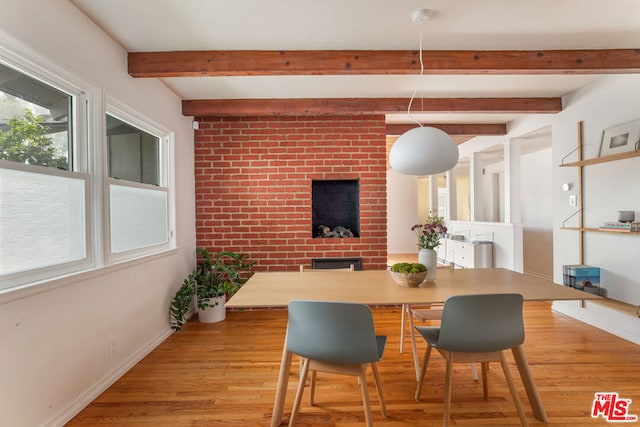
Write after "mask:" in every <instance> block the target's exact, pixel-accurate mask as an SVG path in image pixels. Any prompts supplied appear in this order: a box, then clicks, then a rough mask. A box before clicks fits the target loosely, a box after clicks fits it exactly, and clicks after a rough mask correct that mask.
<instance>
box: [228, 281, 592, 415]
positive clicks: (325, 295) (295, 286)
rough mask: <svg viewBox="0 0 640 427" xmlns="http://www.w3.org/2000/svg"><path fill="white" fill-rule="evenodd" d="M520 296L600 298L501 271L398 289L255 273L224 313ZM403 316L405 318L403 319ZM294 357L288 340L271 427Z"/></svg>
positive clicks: (522, 360)
mask: <svg viewBox="0 0 640 427" xmlns="http://www.w3.org/2000/svg"><path fill="white" fill-rule="evenodd" d="M496 293H518V294H521V295H522V297H523V299H524V300H525V301H558V300H592V299H600V298H602V297H600V296H597V295H595V294H591V293H588V292H583V291H580V290H578V289H574V288H571V287H568V286H563V285H559V284H555V283H553V282H551V281H549V280H545V279H542V278H540V277H536V276H532V275H527V274H523V273H519V272H516V271H512V270H508V269H504V268H483V269H439V270H438V274H437V277H436V279H435V280H434V281H433V282H423V283H422V284H421V285H420V286H417V287H408V286H400V285H398V284H397V283H396V282H395V281H394V280H393V278H392V277H391V275H390V274H389V271H387V270H362V271H335V270H331V271H329V270H327V271H323V270H313V271H312V272H299V271H295V272H293V271H288V272H256V273H255V274H254V275H253V276H252V277H251V278H250V279H249V280H248V281H247V282H246V283H245V284H244V285H243V286H242V287H241V288H240V289H239V290H238V292H236V293H235V294H234V295H233V296H232V297H231V298H230V299H229V300H228V301H227V303H226V304H225V306H226V307H227V308H236V309H242V308H247V309H249V308H254V309H255V308H286V307H287V306H288V304H289V302H290V301H292V300H315V301H342V302H355V303H362V304H367V305H370V306H396V305H397V306H401V305H406V304H409V305H419V304H439V303H444V302H445V301H446V300H447V298H449V297H452V296H455V295H469V294H496ZM403 315H404V314H403ZM512 353H513V356H514V360H515V362H516V365H517V368H518V371H519V374H520V377H521V379H522V383H523V385H524V388H525V391H526V393H527V397H528V400H529V404H530V405H531V408H532V410H533V414H534V416H535V417H536V418H537V419H538V420H540V421H543V422H547V420H548V419H547V414H546V412H545V409H544V406H543V404H542V400H541V398H540V395H539V393H538V391H537V388H536V385H535V381H534V379H533V376H532V374H531V371H530V369H529V363H528V361H527V358H526V355H525V353H524V350H523V349H522V346H521V345H520V346H517V347H514V348H513V349H512ZM291 359H292V353H290V352H289V351H288V350H287V343H286V337H285V342H284V348H283V351H282V360H281V364H280V372H279V374H278V384H277V388H276V396H275V401H274V405H273V412H272V418H271V426H278V425H280V423H281V422H282V416H283V412H284V402H285V397H286V392H287V385H288V381H289V374H290V371H291Z"/></svg>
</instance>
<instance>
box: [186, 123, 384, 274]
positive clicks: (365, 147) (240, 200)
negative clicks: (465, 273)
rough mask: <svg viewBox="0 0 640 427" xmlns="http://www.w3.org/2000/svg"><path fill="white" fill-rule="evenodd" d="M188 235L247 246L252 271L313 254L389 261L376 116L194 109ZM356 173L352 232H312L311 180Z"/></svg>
mask: <svg viewBox="0 0 640 427" xmlns="http://www.w3.org/2000/svg"><path fill="white" fill-rule="evenodd" d="M196 120H197V121H198V122H199V125H200V126H199V129H198V130H196V131H195V174H196V176H195V180H196V239H197V245H198V246H202V247H206V248H208V249H210V250H213V251H218V250H231V251H236V252H242V253H246V254H248V255H249V256H250V257H251V259H253V260H255V261H256V267H255V270H256V271H267V270H271V271H278V270H280V271H282V270H297V269H298V266H299V265H300V264H305V265H310V262H311V258H342V257H361V258H362V267H363V269H383V268H386V265H387V233H386V230H387V198H386V136H385V133H386V132H385V123H384V116H381V115H375V116H354V117H352V116H262V117H233V118H228V117H222V118H221V117H198V118H196ZM314 179H330V180H336V179H359V180H360V237H359V238H347V239H318V238H315V239H314V238H313V237H312V235H311V234H312V233H311V228H312V226H311V181H312V180H314Z"/></svg>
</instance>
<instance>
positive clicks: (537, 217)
mask: <svg viewBox="0 0 640 427" xmlns="http://www.w3.org/2000/svg"><path fill="white" fill-rule="evenodd" d="M521 166H522V171H521V172H522V175H521V177H522V192H521V196H522V242H523V254H524V259H523V271H524V272H525V273H527V274H532V275H535V276H539V277H543V278H547V279H549V280H552V279H553V205H552V203H551V200H552V198H551V197H549V195H550V194H552V193H553V182H552V171H553V169H554V167H553V161H552V153H551V149H550V148H548V149H545V150H541V151H536V152H534V153H531V154H527V155H525V156H522V162H521Z"/></svg>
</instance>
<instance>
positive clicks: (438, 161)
mask: <svg viewBox="0 0 640 427" xmlns="http://www.w3.org/2000/svg"><path fill="white" fill-rule="evenodd" d="M430 16H431V10H430V9H417V10H416V11H415V12H413V15H412V18H413V21H414V22H420V75H419V76H418V82H417V84H416V88H415V90H414V91H413V94H412V95H411V99H410V100H409V106H408V108H407V114H408V115H409V117H411V119H412V120H414V121H415V122H416V123H417V124H418V126H419V127H417V128H413V129H410V130H408V131H407V132H405V133H403V134H402V135H400V137H398V139H397V140H396V142H395V143H394V144H393V146H392V147H391V150H390V151H389V164H390V165H391V169H393V170H394V171H396V172H399V173H402V174H405V175H419V176H426V175H435V174H439V173H442V172H446V171H448V170H450V169H453V167H454V166H455V165H456V164H457V163H458V156H459V152H458V145H457V144H456V142H455V141H454V140H453V139H452V138H451V137H450V136H449V135H447V133H446V132H444V131H442V130H440V129H437V128H434V127H428V126H423V125H422V123H420V122H419V121H417V120H415V119H414V118H413V116H412V115H411V104H412V103H413V99H414V98H415V96H416V93H417V91H418V85H419V83H420V80H421V79H422V76H423V75H424V63H423V61H422V35H423V33H424V22H425V21H426V20H427V19H429V17H430Z"/></svg>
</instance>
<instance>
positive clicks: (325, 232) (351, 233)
mask: <svg viewBox="0 0 640 427" xmlns="http://www.w3.org/2000/svg"><path fill="white" fill-rule="evenodd" d="M359 184H360V183H359V181H358V180H357V179H349V180H326V181H325V180H314V181H312V183H311V209H312V214H311V233H312V236H313V237H316V238H345V237H359V236H360V186H359Z"/></svg>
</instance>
